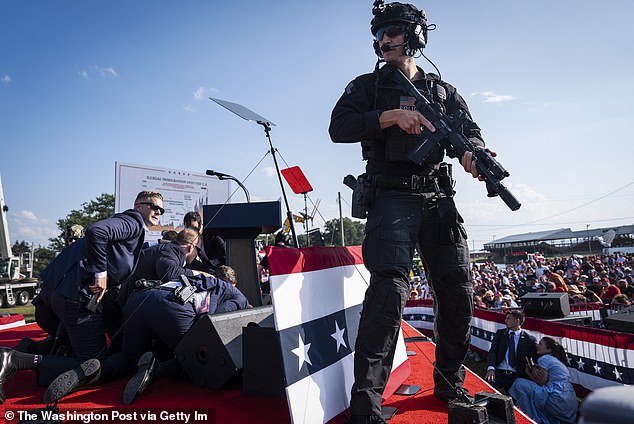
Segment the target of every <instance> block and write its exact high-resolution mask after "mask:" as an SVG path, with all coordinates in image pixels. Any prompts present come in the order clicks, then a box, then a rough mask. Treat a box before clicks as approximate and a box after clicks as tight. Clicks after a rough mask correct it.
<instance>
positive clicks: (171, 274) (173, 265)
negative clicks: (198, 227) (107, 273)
mask: <svg viewBox="0 0 634 424" xmlns="http://www.w3.org/2000/svg"><path fill="white" fill-rule="evenodd" d="M184 265H185V252H184V251H183V248H182V247H181V246H179V245H178V244H177V243H174V242H172V243H159V244H156V245H154V246H150V247H148V248H147V249H143V251H142V252H141V257H140V258H139V263H138V264H137V267H136V270H135V271H134V278H133V280H135V281H136V280H138V279H141V278H145V279H146V280H161V281H163V282H168V281H179V277H180V276H181V274H185V275H186V276H187V277H191V276H192V275H194V272H193V271H192V270H191V269H187V268H185V266H184Z"/></svg>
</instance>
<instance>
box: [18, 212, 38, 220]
mask: <svg viewBox="0 0 634 424" xmlns="http://www.w3.org/2000/svg"><path fill="white" fill-rule="evenodd" d="M20 217H21V218H24V219H26V220H29V221H37V216H35V214H34V213H33V212H31V211H25V210H22V211H20Z"/></svg>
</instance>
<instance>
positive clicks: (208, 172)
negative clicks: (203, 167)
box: [205, 169, 231, 179]
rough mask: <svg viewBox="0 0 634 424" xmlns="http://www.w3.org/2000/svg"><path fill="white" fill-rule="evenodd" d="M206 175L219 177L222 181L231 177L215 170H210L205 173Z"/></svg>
mask: <svg viewBox="0 0 634 424" xmlns="http://www.w3.org/2000/svg"><path fill="white" fill-rule="evenodd" d="M205 174H207V175H211V176H212V177H218V178H220V179H223V178H227V177H230V176H231V175H229V174H223V173H222V172H216V171H214V170H213V169H208V170H207V172H205Z"/></svg>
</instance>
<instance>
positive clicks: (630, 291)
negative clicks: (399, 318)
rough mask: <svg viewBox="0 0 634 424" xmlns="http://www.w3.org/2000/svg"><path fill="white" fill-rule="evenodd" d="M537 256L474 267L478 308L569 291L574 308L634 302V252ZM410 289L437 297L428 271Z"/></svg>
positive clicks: (506, 305)
mask: <svg viewBox="0 0 634 424" xmlns="http://www.w3.org/2000/svg"><path fill="white" fill-rule="evenodd" d="M534 257H535V258H536V259H532V260H521V261H519V262H517V263H515V264H512V265H505V266H500V265H496V264H495V263H493V262H484V263H474V264H473V265H472V269H471V273H472V279H473V289H474V305H475V307H477V308H481V309H498V308H514V307H520V306H521V297H522V296H524V295H525V294H527V293H535V292H567V293H568V295H569V300H570V304H571V305H574V304H611V305H616V306H623V305H624V306H627V305H631V304H632V300H633V299H634V281H633V278H634V274H633V273H632V268H634V254H621V253H611V254H606V255H603V254H601V255H591V256H584V257H581V256H577V255H575V256H570V257H558V258H551V259H546V258H543V257H540V256H539V255H535V256H534ZM417 271H418V270H417ZM410 288H411V290H410V299H412V300H413V299H428V298H431V297H432V290H431V288H430V286H429V283H428V281H427V278H426V275H425V271H424V268H422V267H421V268H420V270H419V275H416V276H413V277H412V279H411V281H410Z"/></svg>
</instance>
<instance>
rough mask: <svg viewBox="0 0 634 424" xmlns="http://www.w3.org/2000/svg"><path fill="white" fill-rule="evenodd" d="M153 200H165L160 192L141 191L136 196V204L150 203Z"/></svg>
mask: <svg viewBox="0 0 634 424" xmlns="http://www.w3.org/2000/svg"><path fill="white" fill-rule="evenodd" d="M152 199H161V200H163V195H162V194H161V193H159V192H158V191H141V192H139V194H137V195H136V199H135V200H134V204H135V205H136V204H137V203H140V202H149V201H150V200H152Z"/></svg>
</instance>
